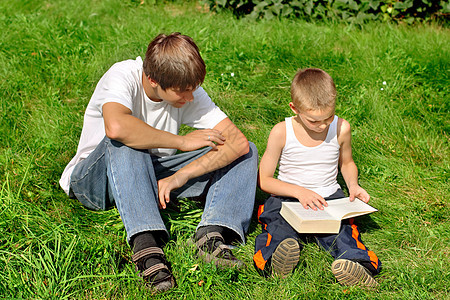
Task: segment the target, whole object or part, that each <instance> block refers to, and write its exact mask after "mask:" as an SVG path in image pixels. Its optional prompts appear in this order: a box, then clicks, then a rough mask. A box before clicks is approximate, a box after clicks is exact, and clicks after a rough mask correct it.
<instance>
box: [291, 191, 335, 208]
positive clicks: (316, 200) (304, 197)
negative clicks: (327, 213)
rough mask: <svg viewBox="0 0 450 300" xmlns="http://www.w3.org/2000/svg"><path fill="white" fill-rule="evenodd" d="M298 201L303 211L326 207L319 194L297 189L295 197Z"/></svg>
mask: <svg viewBox="0 0 450 300" xmlns="http://www.w3.org/2000/svg"><path fill="white" fill-rule="evenodd" d="M296 198H297V199H298V201H300V203H301V204H302V205H303V207H304V208H305V209H308V207H311V208H312V210H317V208H319V209H323V207H324V206H328V204H327V202H326V201H325V199H323V197H322V196H320V195H319V194H317V193H315V192H313V191H311V190H308V189H305V188H301V187H299V190H298V191H297V197H296Z"/></svg>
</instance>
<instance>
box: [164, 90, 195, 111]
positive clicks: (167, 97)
mask: <svg viewBox="0 0 450 300" xmlns="http://www.w3.org/2000/svg"><path fill="white" fill-rule="evenodd" d="M193 93H194V89H193V88H190V89H187V90H185V91H180V90H178V89H175V88H168V89H166V90H163V89H162V88H161V87H160V86H158V87H157V89H156V96H157V98H158V99H161V100H163V101H166V102H167V103H169V104H170V105H172V106H173V107H176V108H180V107H183V106H184V105H185V104H186V103H187V102H192V101H193V100H194V95H193Z"/></svg>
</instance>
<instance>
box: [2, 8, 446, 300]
mask: <svg viewBox="0 0 450 300" xmlns="http://www.w3.org/2000/svg"><path fill="white" fill-rule="evenodd" d="M143 2H144V1H143ZM152 2H154V1H149V0H148V1H145V2H144V3H143V4H140V1H135V0H133V1H131V0H126V1H119V0H104V1H87V0H79V1H60V0H55V1H14V2H10V1H0V11H1V12H2V13H1V14H0V32H1V40H0V45H1V47H0V97H1V107H0V115H1V123H0V130H1V135H0V183H1V186H0V298H24V299H53V298H55V299H65V298H70V299H77V298H81V299H106V298H107V299H111V298H112V299H116V298H117V299H142V298H147V297H150V295H149V293H148V291H146V289H145V288H144V287H143V286H142V283H141V282H140V281H139V278H138V277H137V276H135V272H134V266H133V264H132V262H131V251H130V249H129V246H128V245H127V243H126V240H125V232H124V228H123V225H122V222H121V220H120V216H119V214H118V212H117V210H116V209H112V210H109V211H106V212H92V211H88V210H86V209H84V208H83V207H82V206H81V205H80V204H79V203H78V202H77V201H75V200H71V199H69V198H68V197H67V196H66V195H65V194H64V192H63V191H62V190H61V189H60V188H59V185H58V180H59V178H60V174H61V173H62V171H63V169H64V167H65V165H66V164H67V163H68V162H69V160H70V159H71V157H72V156H73V155H74V154H75V151H76V147H77V144H78V139H79V136H80V132H81V128H82V123H83V114H84V109H85V107H86V105H87V103H88V101H89V98H90V96H91V93H92V92H93V90H94V88H95V85H96V83H97V81H98V80H99V79H100V77H101V75H102V74H103V73H104V72H105V71H106V70H107V69H108V68H109V67H110V66H111V65H112V64H113V63H114V62H117V61H120V60H124V59H130V58H131V59H134V58H136V57H137V56H142V57H143V56H144V53H145V50H146V47H147V45H148V43H149V41H150V40H151V39H152V38H153V37H154V36H156V35H157V34H158V33H160V32H165V33H169V32H173V31H180V32H182V33H183V34H187V35H190V36H192V37H193V38H194V40H195V41H196V42H197V43H198V45H199V47H200V49H201V52H202V56H203V58H204V59H205V62H206V64H207V71H208V73H207V77H206V80H205V83H204V85H203V86H204V88H205V89H206V90H207V92H208V93H209V94H210V96H211V97H212V98H213V100H214V101H215V102H216V103H217V104H218V105H219V106H220V107H221V108H222V109H223V110H224V111H225V112H226V113H227V114H228V115H229V116H230V118H231V119H232V120H233V121H234V122H235V124H236V125H237V126H238V127H239V128H240V129H241V130H242V131H243V132H244V134H245V135H246V136H247V137H248V139H249V140H251V141H253V142H254V143H255V144H256V146H257V147H258V149H259V152H260V156H261V155H262V153H263V152H264V150H265V148H266V141H267V137H268V134H269V132H270V130H271V128H272V126H273V125H274V124H276V123H278V122H280V121H282V120H283V119H284V118H285V117H287V116H290V115H291V112H290V109H289V107H288V105H287V104H288V103H289V101H290V100H289V99H290V98H289V86H290V82H291V79H292V77H293V76H294V74H295V72H296V71H297V69H298V68H304V67H318V68H322V69H324V70H326V71H327V72H328V73H329V74H330V75H331V76H333V78H334V80H335V82H336V85H337V89H338V99H337V114H338V115H339V116H340V117H343V118H345V119H346V120H347V121H349V122H350V124H352V128H353V149H354V159H355V161H356V163H357V165H358V167H359V170H360V183H361V185H362V186H363V187H364V188H365V189H366V190H367V191H368V192H369V193H370V194H371V196H372V200H371V204H372V205H373V206H375V207H376V208H378V209H379V212H377V213H374V214H372V215H370V216H368V217H362V218H360V219H359V220H358V221H359V222H358V224H359V225H360V227H361V229H362V232H363V233H362V234H363V240H364V242H365V243H366V245H367V246H368V247H369V248H370V249H371V250H373V251H374V252H375V253H376V254H377V255H378V257H379V258H380V260H381V261H382V262H383V271H382V273H381V274H380V276H378V282H379V283H380V287H379V289H378V290H376V291H368V290H364V289H361V288H359V287H351V288H348V287H343V286H340V285H339V284H337V283H336V280H335V279H334V277H333V275H332V273H331V271H330V264H331V262H332V258H331V256H329V255H328V254H327V253H325V252H323V251H320V249H319V248H318V247H317V246H316V245H315V244H308V245H306V247H305V249H304V251H303V252H302V254H301V258H300V263H299V267H298V268H297V269H296V271H295V272H294V273H293V274H292V276H288V277H287V278H284V279H280V278H268V279H266V278H262V277H260V276H259V275H258V274H257V272H256V271H255V269H254V268H253V264H252V255H253V247H254V239H255V237H256V235H258V234H259V233H260V231H261V229H260V227H259V226H258V224H257V222H256V215H255V216H254V219H253V223H252V225H251V227H250V231H249V235H248V240H247V243H246V244H245V245H240V246H238V248H237V249H236V250H235V253H236V255H237V256H238V257H239V258H240V259H242V260H243V261H244V262H245V263H246V264H247V268H246V269H245V270H243V271H241V272H237V271H236V270H219V269H216V268H215V267H214V266H212V265H208V264H204V263H202V262H200V261H199V260H198V259H197V258H196V257H195V253H194V252H193V249H191V248H190V247H188V246H187V245H186V241H187V240H188V238H189V237H190V236H191V235H192V234H193V233H194V230H195V225H196V224H197V223H198V221H199V220H200V216H201V204H199V203H195V202H192V201H188V200H185V199H180V200H179V203H178V204H177V205H176V206H175V205H173V206H171V207H170V208H169V209H168V210H167V211H166V212H164V218H165V219H166V220H167V226H168V228H169V229H170V232H171V233H172V239H171V241H170V242H169V244H168V245H167V246H166V248H165V251H166V253H167V256H168V258H169V260H170V261H171V262H172V267H173V271H174V274H175V276H176V279H177V283H178V287H177V288H175V289H173V290H172V291H170V292H168V293H166V294H163V295H158V296H157V297H155V298H158V299H172V298H176V299H303V298H304V299H320V298H324V299H341V298H347V299H445V298H447V299H448V297H450V291H449V282H450V269H449V265H450V258H449V256H450V254H449V252H450V247H449V245H450V238H449V231H450V226H449V221H448V220H449V201H448V194H449V193H450V189H449V158H450V153H449V129H450V123H449V106H450V101H449V100H450V99H449V83H450V82H449V77H448V74H449V67H450V31H449V29H448V28H442V27H438V26H433V25H427V26H425V25H424V26H417V27H407V26H402V25H390V24H368V25H365V26H363V27H358V26H352V25H336V24H323V23H322V24H311V23H305V22H303V21H299V20H298V21H288V20H282V21H279V20H272V21H263V22H253V21H248V20H245V19H244V20H236V19H234V18H233V17H232V16H231V15H215V14H211V13H209V12H208V11H207V10H206V9H205V8H204V7H203V6H201V5H199V4H197V2H189V3H188V4H183V2H181V1H180V2H178V3H177V2H175V3H174V2H171V1H157V2H158V3H157V4H152ZM266 196H267V195H265V194H264V193H262V192H261V191H258V192H257V199H256V205H255V208H256V207H257V205H258V204H260V203H262V202H263V201H264V199H265V198H266Z"/></svg>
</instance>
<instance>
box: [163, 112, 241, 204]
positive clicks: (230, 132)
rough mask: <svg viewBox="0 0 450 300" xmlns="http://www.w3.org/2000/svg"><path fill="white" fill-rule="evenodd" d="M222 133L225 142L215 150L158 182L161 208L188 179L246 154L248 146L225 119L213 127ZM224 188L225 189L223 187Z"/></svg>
mask: <svg viewBox="0 0 450 300" xmlns="http://www.w3.org/2000/svg"><path fill="white" fill-rule="evenodd" d="M214 129H215V130H217V131H219V132H221V133H222V135H223V136H224V137H225V142H224V143H223V144H221V145H217V150H212V151H209V152H208V153H207V154H205V155H203V156H202V157H200V158H198V159H197V160H195V161H193V162H192V163H190V164H188V165H186V166H185V167H183V168H181V169H180V170H179V171H177V172H176V173H175V174H173V175H172V176H169V177H166V178H163V179H161V180H159V181H158V192H159V201H160V206H161V207H162V208H165V207H166V203H168V202H169V201H170V192H171V191H172V190H175V189H177V188H179V187H181V186H183V185H184V184H185V183H186V182H187V181H188V180H189V179H192V178H196V177H199V176H201V175H203V174H206V173H209V172H212V171H214V170H217V169H220V168H222V167H225V166H227V165H229V164H230V163H232V162H233V161H234V160H236V159H237V158H239V157H241V156H242V155H244V154H246V153H248V151H249V144H248V141H247V138H246V137H245V136H244V135H243V134H242V132H241V131H240V130H239V129H238V128H237V127H236V126H235V125H234V124H233V122H231V120H230V119H229V118H226V119H224V120H222V121H221V122H219V124H217V125H216V126H215V127H214ZM225 188H226V187H225Z"/></svg>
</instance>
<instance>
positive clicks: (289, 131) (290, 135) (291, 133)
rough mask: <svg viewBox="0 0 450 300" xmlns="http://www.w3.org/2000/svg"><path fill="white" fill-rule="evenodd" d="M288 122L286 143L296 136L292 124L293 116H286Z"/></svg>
mask: <svg viewBox="0 0 450 300" xmlns="http://www.w3.org/2000/svg"><path fill="white" fill-rule="evenodd" d="M284 121H285V122H286V144H287V143H288V141H291V140H292V138H295V133H294V127H293V126H292V117H288V118H285V119H284Z"/></svg>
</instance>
